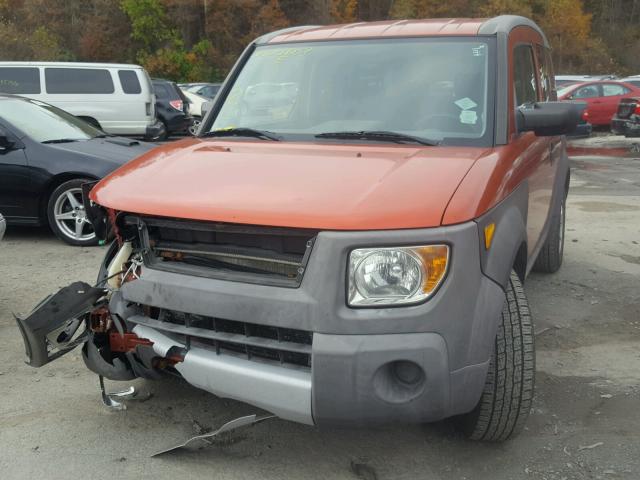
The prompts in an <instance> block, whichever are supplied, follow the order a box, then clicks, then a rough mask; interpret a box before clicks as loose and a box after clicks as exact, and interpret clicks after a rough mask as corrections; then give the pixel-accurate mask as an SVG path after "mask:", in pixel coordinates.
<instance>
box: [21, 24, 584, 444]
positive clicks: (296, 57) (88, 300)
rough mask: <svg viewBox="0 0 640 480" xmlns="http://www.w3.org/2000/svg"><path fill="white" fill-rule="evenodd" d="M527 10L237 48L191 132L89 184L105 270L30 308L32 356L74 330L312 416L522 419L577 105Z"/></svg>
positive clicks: (497, 426)
mask: <svg viewBox="0 0 640 480" xmlns="http://www.w3.org/2000/svg"><path fill="white" fill-rule="evenodd" d="M553 78H554V75H553V70H552V65H551V59H550V55H549V45H548V43H547V40H546V38H545V36H544V34H543V33H542V31H541V30H540V28H538V26H537V25H536V24H534V23H533V22H532V21H530V20H528V19H526V18H522V17H516V16H501V17H497V18H493V19H488V20H486V19H482V20H469V19H464V20H456V19H453V20H441V19H438V20H417V21H397V22H376V23H359V24H353V25H341V26H325V27H298V28H290V29H286V30H282V31H278V32H274V33H271V34H268V35H265V36H263V37H260V38H258V39H257V40H256V41H254V42H253V43H252V44H251V45H249V47H248V48H247V49H246V50H245V51H244V53H243V54H242V55H241V57H240V58H239V60H238V62H237V64H236V66H235V67H234V68H233V70H232V72H231V73H230V74H229V76H228V78H227V80H226V82H225V83H224V85H223V87H222V89H221V91H220V93H219V94H218V96H217V98H216V100H215V102H214V103H213V105H212V106H211V108H210V110H209V112H208V114H207V116H206V117H205V119H204V120H203V123H202V126H201V128H200V131H199V134H198V136H197V137H196V138H190V139H184V140H181V141H179V142H175V143H172V144H169V145H164V146H161V147H158V148H157V149H155V150H153V151H151V152H149V153H146V154H144V155H142V156H141V157H139V158H138V159H136V160H134V161H132V162H131V163H129V164H127V165H125V166H124V167H123V168H120V169H118V170H117V171H115V172H114V173H113V174H111V175H110V176H108V177H106V178H105V179H104V180H102V181H101V182H99V183H98V184H97V185H95V186H94V185H85V194H86V196H87V197H88V198H87V199H86V202H87V212H88V215H89V216H90V217H91V219H92V223H93V224H94V227H95V229H96V232H97V234H98V235H101V236H102V237H103V238H107V236H108V232H109V231H111V230H112V231H113V232H114V233H115V236H116V241H115V242H114V243H113V244H112V245H111V247H110V248H109V249H108V252H107V255H106V258H105V260H104V263H103V266H102V269H101V272H100V274H99V282H98V284H97V285H96V286H94V287H91V286H90V285H86V284H82V283H76V284H73V285H71V286H70V287H66V288H65V289H63V290H62V291H60V292H59V293H57V294H56V295H54V296H53V297H52V298H50V299H49V300H48V301H46V302H44V303H43V304H41V305H40V306H39V307H38V308H37V309H36V310H35V311H34V312H32V314H31V315H30V316H29V317H27V318H25V319H20V320H18V323H19V325H20V328H21V331H22V333H23V336H24V339H25V343H26V346H27V353H28V356H29V363H30V364H32V365H34V366H40V365H43V364H45V363H47V362H49V361H51V360H52V359H53V358H56V357H58V356H60V355H62V354H64V353H66V352H67V351H69V350H70V349H72V348H73V347H75V346H77V345H79V344H82V345H83V356H84V359H85V361H86V364H87V366H88V367H89V368H90V369H91V370H93V371H94V372H96V373H97V374H98V375H101V376H104V377H108V378H111V379H118V380H129V379H132V378H134V377H145V378H159V377H160V376H161V375H162V374H163V373H165V372H169V373H173V374H176V375H179V376H181V377H182V378H184V379H185V380H186V381H187V382H189V383H191V384H192V385H195V386H197V387H199V388H202V389H204V390H207V391H209V392H211V393H214V394H215V395H218V396H221V397H228V398H234V399H238V400H241V401H244V402H247V403H249V404H252V405H254V406H256V407H259V408H262V409H264V410H267V411H269V412H272V413H273V414H275V415H277V416H278V417H281V418H283V419H287V420H292V421H296V422H301V423H305V424H316V425H328V424H347V425H354V424H355V425H369V424H373V423H380V422H429V421H435V420H440V419H443V418H447V417H456V419H457V420H458V423H459V425H460V426H461V427H462V428H463V430H464V431H465V432H466V433H467V435H468V436H469V437H471V438H474V439H482V440H504V439H507V438H509V437H510V436H512V435H514V434H515V433H517V432H518V431H519V430H521V429H522V427H523V424H524V422H525V420H526V418H527V415H528V412H529V410H530V407H531V399H532V396H533V390H534V373H535V371H534V369H535V365H534V364H535V359H534V335H533V328H532V324H531V317H530V313H529V308H528V305H527V299H526V297H525V293H524V291H523V288H522V282H523V281H524V279H525V277H526V276H527V274H528V273H529V271H530V270H531V269H532V268H535V269H537V270H539V271H544V272H554V271H556V270H557V269H558V268H559V267H560V264H561V263H562V253H563V240H564V235H563V233H564V222H565V198H566V195H567V190H568V187H569V164H568V160H567V154H566V149H565V140H564V137H563V136H562V135H564V134H565V133H569V132H571V131H572V130H573V129H574V128H575V126H576V124H577V122H578V121H579V118H580V114H581V111H582V109H583V106H581V105H578V104H572V103H559V102H556V93H555V86H554V80H553Z"/></svg>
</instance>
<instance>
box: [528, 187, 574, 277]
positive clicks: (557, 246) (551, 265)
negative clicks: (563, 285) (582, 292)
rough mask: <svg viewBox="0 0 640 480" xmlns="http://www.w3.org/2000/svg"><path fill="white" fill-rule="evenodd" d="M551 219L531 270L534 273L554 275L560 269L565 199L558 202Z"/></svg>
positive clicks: (562, 251) (562, 250) (562, 252)
mask: <svg viewBox="0 0 640 480" xmlns="http://www.w3.org/2000/svg"><path fill="white" fill-rule="evenodd" d="M556 210H557V211H556V212H555V213H554V215H553V217H552V218H551V225H550V226H549V233H548V234H547V239H546V240H545V242H544V245H543V246H542V248H541V249H540V253H539V254H538V258H537V259H536V263H535V264H534V265H533V269H534V270H535V271H536V272H543V273H555V272H557V271H558V270H559V269H560V266H561V265H562V256H563V254H564V226H565V212H566V199H565V198H563V199H562V201H561V202H560V207H559V208H557V209H556Z"/></svg>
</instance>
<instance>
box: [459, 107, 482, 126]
mask: <svg viewBox="0 0 640 480" xmlns="http://www.w3.org/2000/svg"><path fill="white" fill-rule="evenodd" d="M477 121H478V114H477V113H476V112H475V110H463V111H461V112H460V123H466V124H468V125H475V124H476V122H477Z"/></svg>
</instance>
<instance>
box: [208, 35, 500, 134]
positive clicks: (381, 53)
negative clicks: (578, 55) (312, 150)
mask: <svg viewBox="0 0 640 480" xmlns="http://www.w3.org/2000/svg"><path fill="white" fill-rule="evenodd" d="M492 50H493V43H492V41H491V39H483V38H468V37H467V38H464V37H459V38H457V37H456V38H442V37H439V38H420V39H415V38H411V39H390V40H361V41H331V42H313V43H312V42H309V43H296V44H284V45H265V46H259V47H257V48H256V50H255V51H254V53H253V54H252V55H251V57H250V58H249V59H248V61H247V63H246V64H245V65H244V67H243V68H242V70H241V71H240V73H239V75H238V77H237V79H236V81H235V82H234V84H233V86H232V88H231V90H230V91H229V93H228V94H227V95H226V98H224V101H223V102H224V103H223V104H222V106H221V108H220V109H219V112H218V114H217V115H216V117H215V119H214V120H213V123H212V125H210V126H209V127H208V128H207V129H206V130H205V131H215V130H220V129H230V128H253V129H257V130H265V131H269V132H273V133H275V134H278V135H280V136H281V137H282V138H283V139H284V140H296V139H299V140H304V139H309V138H314V139H315V135H318V134H323V133H329V132H356V131H358V132H361V131H384V132H396V133H401V134H406V135H412V136H414V137H419V138H424V139H429V140H434V141H438V142H441V143H442V144H450V145H482V146H486V145H490V144H492V142H493V128H492V124H493V105H492V103H493V91H492V90H493V89H492V88H489V87H488V86H490V85H493V80H492V76H493V70H494V69H493V68H489V65H491V58H492V56H493V52H492ZM316 141H317V140H316ZM323 141H335V140H328V139H323ZM380 141H384V140H383V139H380Z"/></svg>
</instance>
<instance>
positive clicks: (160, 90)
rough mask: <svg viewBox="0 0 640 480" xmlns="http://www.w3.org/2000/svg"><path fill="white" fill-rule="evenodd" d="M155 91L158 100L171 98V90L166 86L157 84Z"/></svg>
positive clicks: (154, 86)
mask: <svg viewBox="0 0 640 480" xmlns="http://www.w3.org/2000/svg"><path fill="white" fill-rule="evenodd" d="M153 90H154V92H155V94H156V97H158V98H169V89H168V88H167V87H166V85H161V84H159V83H156V84H154V85H153Z"/></svg>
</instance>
